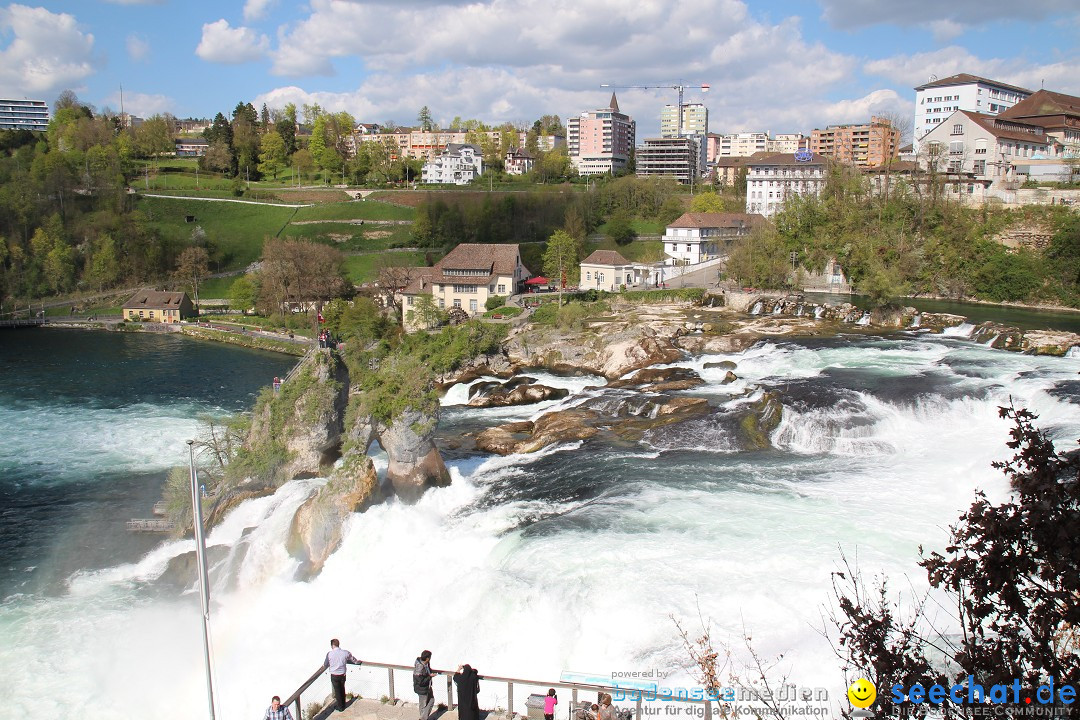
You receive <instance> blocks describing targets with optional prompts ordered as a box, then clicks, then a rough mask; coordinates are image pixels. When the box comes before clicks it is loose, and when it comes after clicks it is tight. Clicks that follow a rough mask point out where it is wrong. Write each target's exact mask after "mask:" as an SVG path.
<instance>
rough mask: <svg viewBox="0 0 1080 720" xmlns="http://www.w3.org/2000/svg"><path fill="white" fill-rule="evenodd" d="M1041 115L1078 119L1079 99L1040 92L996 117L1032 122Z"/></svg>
mask: <svg viewBox="0 0 1080 720" xmlns="http://www.w3.org/2000/svg"><path fill="white" fill-rule="evenodd" d="M1042 115H1073V116H1077V117H1080V97H1076V96H1075V95H1066V94H1064V93H1057V92H1051V91H1050V90H1040V91H1038V92H1037V93H1035V94H1034V95H1032V96H1031V97H1027V98H1024V99H1023V100H1021V101H1020V102H1018V103H1016V104H1015V105H1013V106H1012V107H1011V108H1009V109H1008V110H1006V111H1005V112H1003V113H1001V114H999V115H998V117H1002V118H1012V119H1013V120H1027V121H1028V122H1033V121H1034V118H1037V117H1039V116H1042ZM1041 124H1042V123H1040V125H1041Z"/></svg>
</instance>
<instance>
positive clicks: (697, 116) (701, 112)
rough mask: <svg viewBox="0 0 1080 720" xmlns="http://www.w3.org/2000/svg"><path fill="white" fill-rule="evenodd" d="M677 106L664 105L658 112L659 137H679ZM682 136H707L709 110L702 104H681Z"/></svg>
mask: <svg viewBox="0 0 1080 720" xmlns="http://www.w3.org/2000/svg"><path fill="white" fill-rule="evenodd" d="M677 107H678V106H677V105H665V106H664V107H663V109H662V110H661V111H660V137H666V138H668V137H679V135H680V130H679V113H678V112H677ZM681 134H682V135H701V136H705V135H708V134H709V108H707V107H705V105H704V104H702V103H683V106H682V130H681Z"/></svg>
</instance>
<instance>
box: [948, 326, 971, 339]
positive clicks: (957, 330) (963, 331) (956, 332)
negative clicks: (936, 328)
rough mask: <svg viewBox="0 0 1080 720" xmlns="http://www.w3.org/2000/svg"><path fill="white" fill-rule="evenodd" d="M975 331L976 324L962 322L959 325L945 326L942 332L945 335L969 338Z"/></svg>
mask: <svg viewBox="0 0 1080 720" xmlns="http://www.w3.org/2000/svg"><path fill="white" fill-rule="evenodd" d="M974 331H975V326H974V325H972V324H971V323H960V324H959V325H954V326H953V327H947V328H945V329H944V330H942V331H941V334H942V335H944V336H945V337H960V338H969V337H971V333H973V332H974Z"/></svg>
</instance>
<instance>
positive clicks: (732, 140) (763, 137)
mask: <svg viewBox="0 0 1080 720" xmlns="http://www.w3.org/2000/svg"><path fill="white" fill-rule="evenodd" d="M715 138H716V139H715V141H714V143H713V148H712V151H711V152H710V154H709V159H710V160H715V159H716V158H721V157H750V156H751V155H753V154H754V153H759V152H768V149H769V133H768V132H741V133H729V134H727V135H717V136H715Z"/></svg>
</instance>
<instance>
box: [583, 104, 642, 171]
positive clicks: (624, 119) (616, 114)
mask: <svg viewBox="0 0 1080 720" xmlns="http://www.w3.org/2000/svg"><path fill="white" fill-rule="evenodd" d="M635 135H636V128H635V125H634V120H633V118H631V117H630V116H629V115H626V114H625V113H622V112H620V111H619V101H618V100H617V99H616V98H615V93H611V102H610V103H609V104H608V106H607V107H606V108H601V109H599V110H589V111H586V112H583V113H581V114H580V115H579V116H577V117H572V118H570V119H569V120H567V121H566V147H567V154H568V155H569V156H570V162H571V163H572V164H573V165H574V167H575V168H577V171H578V174H580V175H603V174H605V173H614V172H616V171H618V170H622V169H624V168H625V167H626V164H627V163H628V162H629V161H630V151H631V150H633V148H634V142H635Z"/></svg>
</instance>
